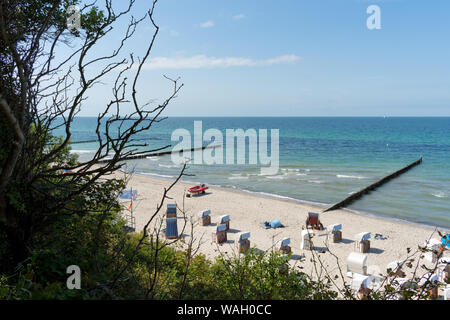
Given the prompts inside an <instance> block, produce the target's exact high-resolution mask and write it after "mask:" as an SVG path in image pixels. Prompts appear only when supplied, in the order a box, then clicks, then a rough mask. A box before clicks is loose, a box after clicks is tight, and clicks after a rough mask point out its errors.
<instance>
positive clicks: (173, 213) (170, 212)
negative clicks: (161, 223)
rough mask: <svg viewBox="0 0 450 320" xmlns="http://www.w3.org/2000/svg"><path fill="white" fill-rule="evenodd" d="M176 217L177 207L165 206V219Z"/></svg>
mask: <svg viewBox="0 0 450 320" xmlns="http://www.w3.org/2000/svg"><path fill="white" fill-rule="evenodd" d="M176 217H177V205H176V204H175V203H169V204H167V209H166V218H176Z"/></svg>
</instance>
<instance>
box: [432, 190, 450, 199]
mask: <svg viewBox="0 0 450 320" xmlns="http://www.w3.org/2000/svg"><path fill="white" fill-rule="evenodd" d="M431 195H432V196H434V197H436V198H448V194H447V193H445V192H442V191H441V192H436V193H431Z"/></svg>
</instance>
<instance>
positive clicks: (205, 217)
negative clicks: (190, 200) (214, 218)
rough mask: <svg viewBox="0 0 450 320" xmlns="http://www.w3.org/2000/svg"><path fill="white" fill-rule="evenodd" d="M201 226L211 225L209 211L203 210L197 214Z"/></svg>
mask: <svg viewBox="0 0 450 320" xmlns="http://www.w3.org/2000/svg"><path fill="white" fill-rule="evenodd" d="M198 216H199V217H200V220H201V222H202V226H208V225H210V224H211V210H203V211H200V212H199V213H198Z"/></svg>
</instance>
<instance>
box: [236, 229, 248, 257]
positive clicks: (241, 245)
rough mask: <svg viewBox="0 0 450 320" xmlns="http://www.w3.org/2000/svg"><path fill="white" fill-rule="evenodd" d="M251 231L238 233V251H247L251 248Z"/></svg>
mask: <svg viewBox="0 0 450 320" xmlns="http://www.w3.org/2000/svg"><path fill="white" fill-rule="evenodd" d="M249 238H250V232H241V233H239V234H238V252H239V253H242V252H247V251H248V250H249V249H250V240H249Z"/></svg>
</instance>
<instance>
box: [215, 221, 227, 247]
mask: <svg viewBox="0 0 450 320" xmlns="http://www.w3.org/2000/svg"><path fill="white" fill-rule="evenodd" d="M212 237H213V242H216V243H218V244H221V243H224V242H226V241H227V226H226V225H225V224H219V225H218V226H217V227H216V232H213V234H212Z"/></svg>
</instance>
